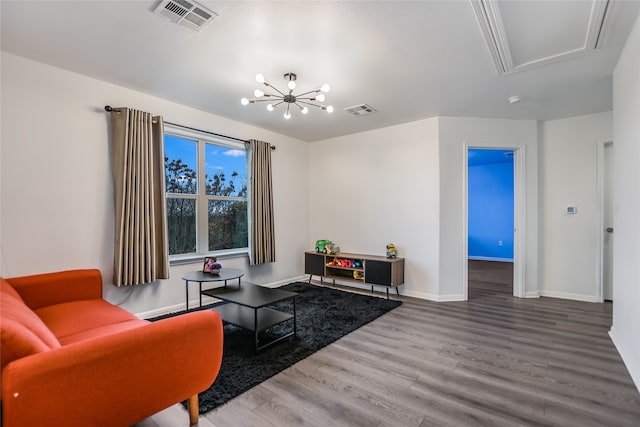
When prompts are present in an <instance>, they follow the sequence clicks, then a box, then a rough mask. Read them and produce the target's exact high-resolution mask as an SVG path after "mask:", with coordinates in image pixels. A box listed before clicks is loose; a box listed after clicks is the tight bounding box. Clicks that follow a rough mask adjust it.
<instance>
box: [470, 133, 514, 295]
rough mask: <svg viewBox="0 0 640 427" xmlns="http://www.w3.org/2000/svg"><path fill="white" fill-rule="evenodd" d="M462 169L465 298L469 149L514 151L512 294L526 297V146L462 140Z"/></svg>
mask: <svg viewBox="0 0 640 427" xmlns="http://www.w3.org/2000/svg"><path fill="white" fill-rule="evenodd" d="M463 145H464V147H463V150H462V151H463V159H462V160H463V168H462V171H463V172H462V175H463V177H462V181H463V183H462V185H463V186H462V188H463V191H462V193H463V198H462V240H463V241H462V251H463V257H462V258H463V266H462V289H463V292H462V293H463V298H464V300H465V301H467V300H468V299H469V261H468V260H469V207H468V200H469V194H468V192H469V149H483V150H512V151H513V296H515V297H518V298H525V297H526V293H525V277H526V276H525V267H526V264H525V260H526V247H527V246H526V238H527V233H526V224H527V223H526V209H525V207H526V195H527V194H526V182H525V177H526V173H525V172H526V171H525V165H526V162H525V156H526V146H521V147H512V146H505V147H503V146H486V145H473V144H468V143H467V142H465V143H464V144H463Z"/></svg>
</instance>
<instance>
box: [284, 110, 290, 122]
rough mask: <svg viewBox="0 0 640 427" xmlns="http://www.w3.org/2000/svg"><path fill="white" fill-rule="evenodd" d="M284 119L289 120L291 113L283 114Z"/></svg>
mask: <svg viewBox="0 0 640 427" xmlns="http://www.w3.org/2000/svg"><path fill="white" fill-rule="evenodd" d="M284 118H285V119H287V120H289V119H290V118H291V113H290V112H289V110H287V111H285V112H284Z"/></svg>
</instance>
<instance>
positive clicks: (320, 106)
mask: <svg viewBox="0 0 640 427" xmlns="http://www.w3.org/2000/svg"><path fill="white" fill-rule="evenodd" d="M298 102H299V103H301V104H306V105H311V106H313V107H318V108H322V107H324V105H319V104H314V103H311V102H306V101H300V98H298Z"/></svg>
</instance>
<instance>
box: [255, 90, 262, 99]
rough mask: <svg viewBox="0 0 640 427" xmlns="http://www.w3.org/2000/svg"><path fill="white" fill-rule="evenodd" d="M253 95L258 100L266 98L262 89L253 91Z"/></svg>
mask: <svg viewBox="0 0 640 427" xmlns="http://www.w3.org/2000/svg"><path fill="white" fill-rule="evenodd" d="M253 94H254V95H255V97H256V98H261V97H263V96H264V92H263V91H261V90H260V89H256V90H254V91H253Z"/></svg>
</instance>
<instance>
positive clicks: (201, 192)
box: [162, 123, 251, 265]
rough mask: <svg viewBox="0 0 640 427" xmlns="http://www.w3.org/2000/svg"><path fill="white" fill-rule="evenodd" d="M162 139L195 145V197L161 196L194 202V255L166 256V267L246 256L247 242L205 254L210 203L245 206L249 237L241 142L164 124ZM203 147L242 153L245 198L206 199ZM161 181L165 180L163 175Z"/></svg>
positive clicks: (214, 197)
mask: <svg viewBox="0 0 640 427" xmlns="http://www.w3.org/2000/svg"><path fill="white" fill-rule="evenodd" d="M164 135H171V136H176V137H178V138H184V139H189V140H192V141H195V142H196V144H197V152H196V163H197V169H198V170H197V179H198V183H197V194H189V193H168V192H165V197H166V198H167V199H189V200H195V201H196V202H195V203H196V252H190V253H186V254H170V255H169V263H170V264H171V265H173V264H182V263H189V262H192V261H198V262H199V261H200V260H201V259H202V257H204V256H216V257H221V258H227V257H229V258H231V257H236V256H247V257H248V256H249V242H248V241H247V246H246V247H243V248H233V249H222V250H217V251H209V212H208V206H209V201H210V200H225V201H242V202H246V203H247V232H248V234H249V235H250V233H251V231H250V227H251V221H250V219H249V214H250V212H251V205H250V203H251V199H250V197H249V194H248V193H249V188H248V186H249V170H250V168H249V153H248V151H247V147H246V146H245V144H244V143H242V142H235V141H229V140H226V139H224V138H222V137H217V136H215V135H211V134H207V133H205V132H199V131H197V130H191V129H185V128H182V127H180V126H179V125H172V124H168V123H165V124H164ZM162 144H163V149H164V137H163V142H162ZM207 144H212V145H215V146H218V147H225V148H231V149H236V150H242V151H244V152H245V158H246V161H247V165H246V170H245V172H246V175H247V196H246V197H231V196H216V195H208V194H207V191H206V159H205V148H206V145H207ZM163 179H166V178H165V176H164V174H163Z"/></svg>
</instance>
